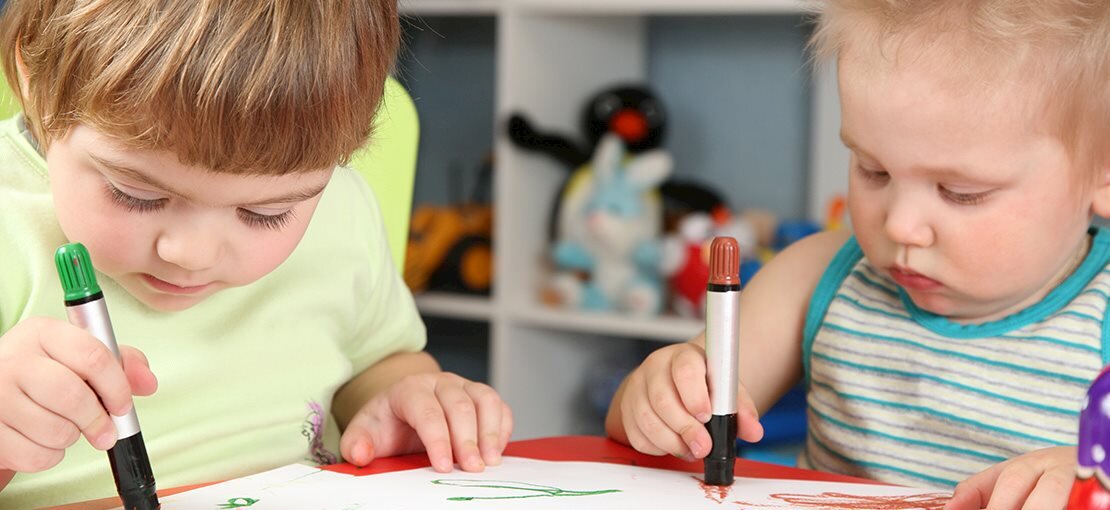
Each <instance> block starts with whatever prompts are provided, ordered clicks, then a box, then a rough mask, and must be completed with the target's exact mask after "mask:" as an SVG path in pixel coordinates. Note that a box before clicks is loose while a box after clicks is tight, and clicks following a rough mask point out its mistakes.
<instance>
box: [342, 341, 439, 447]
mask: <svg viewBox="0 0 1110 510" xmlns="http://www.w3.org/2000/svg"><path fill="white" fill-rule="evenodd" d="M439 371H440V368H439V363H437V362H436V360H435V359H434V358H432V356H431V355H430V354H428V353H426V352H423V351H421V352H398V353H395V354H392V355H390V356H388V357H386V358H385V359H383V360H381V361H379V362H377V363H375V364H373V365H371V366H369V367H367V368H366V370H363V371H362V373H361V374H358V375H356V376H355V377H354V378H352V379H351V380H350V381H347V383H346V384H344V385H343V386H341V387H340V388H339V390H337V391H336V392H335V397H334V399H333V400H332V414H333V415H334V416H335V420H336V422H337V423H338V424H339V428H340V429H343V430H345V429H346V428H347V424H348V423H350V422H351V419H352V418H354V416H355V413H357V412H358V410H359V409H361V408H362V406H363V405H364V404H366V402H368V401H369V400H370V399H371V398H372V397H373V396H374V395H377V394H378V393H380V392H382V391H384V390H385V389H386V388H389V387H390V386H392V385H393V384H394V383H396V382H397V381H399V380H401V379H403V378H404V377H405V376H407V375H412V374H419V373H426V372H439Z"/></svg>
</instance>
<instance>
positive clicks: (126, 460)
mask: <svg viewBox="0 0 1110 510" xmlns="http://www.w3.org/2000/svg"><path fill="white" fill-rule="evenodd" d="M108 462H109V463H110V464H111V465H112V474H114V475H115V479H116V491H117V492H119V497H120V499H121V500H123V508H124V510H158V509H159V508H161V505H160V504H159V503H158V494H157V493H156V492H155V489H154V473H153V472H152V471H151V469H150V458H149V457H148V456H147V453H146V445H145V444H144V443H143V433H142V432H139V433H138V434H135V435H133V436H130V437H125V438H123V439H120V440H119V441H116V445H115V446H113V447H112V448H110V449H109V450H108Z"/></svg>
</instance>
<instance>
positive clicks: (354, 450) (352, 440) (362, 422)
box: [339, 412, 375, 466]
mask: <svg viewBox="0 0 1110 510" xmlns="http://www.w3.org/2000/svg"><path fill="white" fill-rule="evenodd" d="M369 421H370V419H369V415H368V414H367V413H363V412H359V413H358V414H357V415H355V417H354V419H352V420H351V423H348V424H347V429H346V430H344V431H343V435H342V436H341V437H340V438H339V453H340V454H341V455H343V458H344V459H346V460H347V462H350V463H351V464H354V465H356V466H365V465H367V464H369V463H370V462H372V461H373V460H374V454H375V451H374V438H373V436H372V435H371V434H370V429H369V427H368V424H369Z"/></svg>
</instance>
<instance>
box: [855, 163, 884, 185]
mask: <svg viewBox="0 0 1110 510" xmlns="http://www.w3.org/2000/svg"><path fill="white" fill-rule="evenodd" d="M856 171H857V172H859V174H860V177H863V178H864V180H867V181H871V182H885V181H886V180H887V179H889V178H890V174H887V173H886V172H883V171H878V170H868V169H866V168H863V167H862V166H858V165H857V166H856Z"/></svg>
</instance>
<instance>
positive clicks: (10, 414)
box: [0, 318, 158, 486]
mask: <svg viewBox="0 0 1110 510" xmlns="http://www.w3.org/2000/svg"><path fill="white" fill-rule="evenodd" d="M120 354H121V356H122V357H123V366H121V365H120V363H119V361H117V360H116V357H115V356H114V355H113V354H112V351H110V350H108V348H107V347H105V346H104V344H102V343H100V341H99V340H97V339H96V338H94V337H93V336H92V335H90V334H89V333H88V332H86V331H85V330H83V329H81V328H78V327H76V326H73V325H70V324H68V323H66V322H62V321H58V320H54V319H46V318H30V319H27V320H24V321H22V322H20V323H19V324H17V325H16V326H15V327H13V328H12V329H11V330H9V331H8V332H7V333H5V334H4V335H3V336H0V471H2V470H11V471H25V472H37V471H43V470H46V469H49V468H51V467H53V466H54V465H55V464H57V463H58V462H60V461H61V460H62V457H63V455H64V453H65V449H66V448H68V447H69V446H70V445H72V444H73V443H75V442H77V440H78V439H79V438H80V437H81V436H82V435H83V436H85V438H86V439H88V441H89V443H91V444H92V445H93V446H94V447H96V448H97V449H100V450H107V449H108V448H111V447H112V446H113V445H115V443H116V428H115V426H114V425H113V424H112V421H111V419H110V418H109V417H108V413H107V412H106V411H105V409H108V410H110V411H111V412H112V414H114V415H116V416H120V415H124V414H127V412H128V411H129V410H130V409H131V405H132V404H131V396H132V394H135V395H142V396H145V395H150V394H152V393H154V391H155V390H156V389H157V387H158V382H157V380H156V379H155V378H154V374H153V373H151V371H150V366H149V364H148V363H147V360H146V357H145V356H143V354H142V353H141V352H139V351H138V350H137V349H133V348H129V347H125V346H120ZM124 367H126V370H125V369H124ZM0 474H2V473H0ZM0 486H2V485H0Z"/></svg>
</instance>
